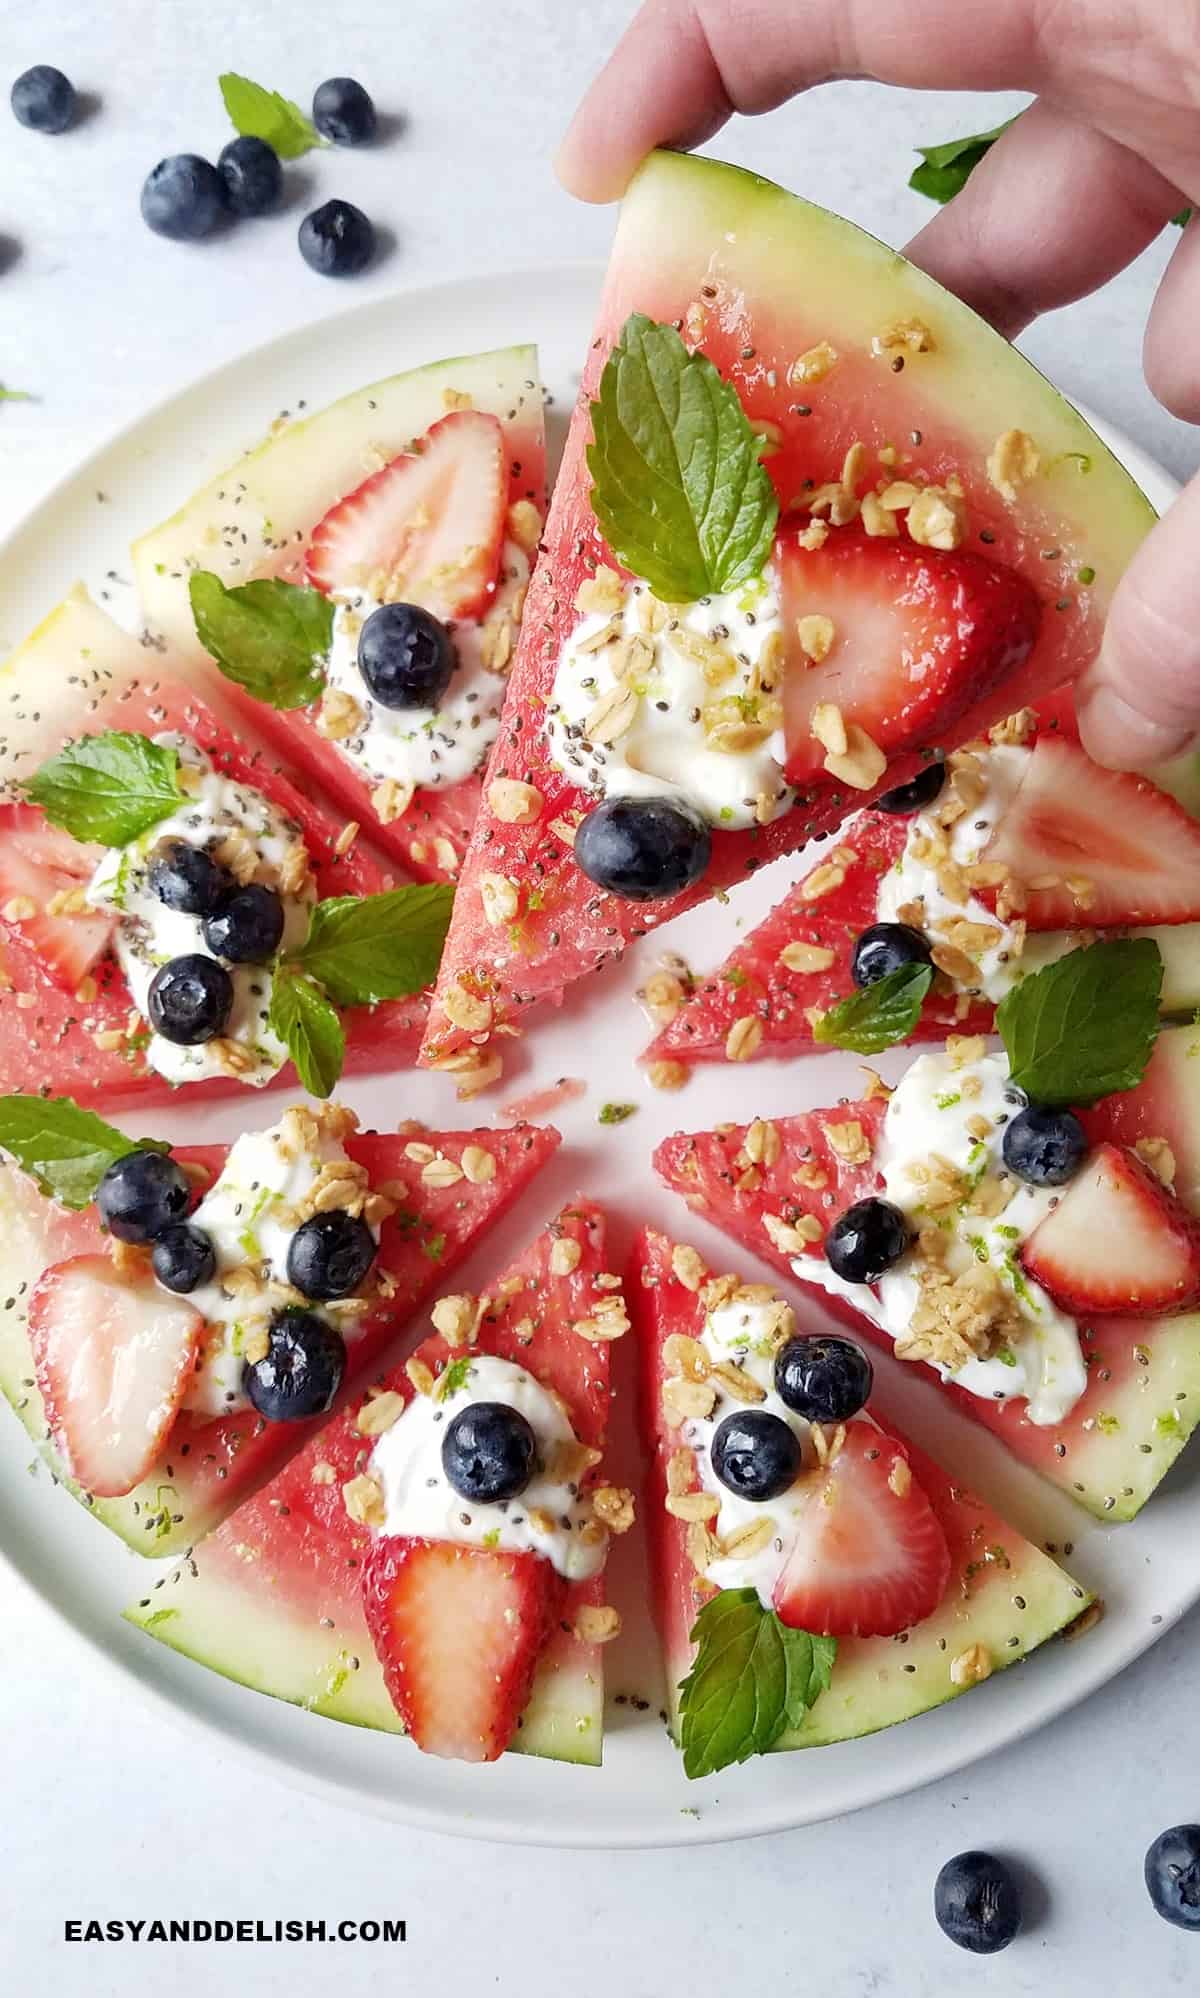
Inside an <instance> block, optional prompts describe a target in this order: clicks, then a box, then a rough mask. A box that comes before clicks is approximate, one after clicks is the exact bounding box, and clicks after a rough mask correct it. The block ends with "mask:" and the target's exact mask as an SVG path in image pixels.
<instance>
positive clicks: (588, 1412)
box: [126, 1200, 623, 1763]
mask: <svg viewBox="0 0 1200 1998" xmlns="http://www.w3.org/2000/svg"><path fill="white" fill-rule="evenodd" d="M563 1242H567V1243H570V1244H572V1245H575V1246H577V1248H578V1251H579V1258H578V1261H577V1263H576V1264H575V1267H574V1269H573V1270H572V1271H570V1272H569V1273H567V1274H562V1273H561V1271H562V1268H563V1265H564V1264H565V1263H566V1262H567V1261H569V1260H570V1257H569V1256H563V1255H562V1251H561V1249H559V1250H558V1252H557V1255H556V1246H557V1245H558V1244H560V1243H563ZM605 1276H606V1268H605V1231H604V1218H603V1215H602V1214H601V1212H600V1210H599V1209H598V1208H597V1207H595V1206H594V1205H593V1204H592V1203H591V1202H590V1201H587V1200H577V1201H573V1202H572V1203H571V1205H570V1206H569V1207H567V1208H564V1210H563V1211H562V1213H561V1214H560V1215H559V1216H558V1218H557V1220H555V1221H554V1222H552V1223H551V1225H550V1227H549V1228H548V1229H547V1230H546V1231H545V1232H544V1233H543V1234H541V1235H539V1236H538V1237H537V1239H536V1241H534V1242H533V1243H532V1245H531V1246H530V1247H529V1248H528V1249H527V1250H526V1251H525V1252H524V1254H523V1255H521V1256H520V1257H519V1258H518V1259H517V1261H516V1262H515V1263H514V1264H513V1265H512V1267H511V1268H510V1269H509V1270H507V1271H505V1272H503V1273H502V1274H500V1275H498V1276H497V1279H496V1281H495V1283H494V1284H493V1286H492V1287H491V1289H490V1291H489V1293H488V1296H489V1298H490V1299H491V1300H492V1302H491V1306H490V1308H489V1310H488V1312H487V1314H486V1316H485V1317H483V1319H482V1320H481V1323H480V1325H479V1328H478V1335H477V1339H476V1343H475V1346H474V1349H473V1350H474V1351H476V1352H478V1353H491V1354H495V1355H496V1356H498V1357H499V1358H502V1359H507V1360H511V1361H515V1362H516V1363H517V1364H518V1365H520V1366H522V1367H524V1368H525V1369H526V1370H527V1371H528V1372H529V1373H531V1374H533V1375H534V1377H535V1378H536V1379H537V1380H538V1381H539V1382H540V1383H541V1384H542V1385H543V1386H545V1387H547V1388H552V1389H553V1390H554V1391H555V1392H556V1393H558V1394H560V1395H561V1396H562V1398H563V1401H564V1402H565V1404H566V1406H567V1408H568V1409H569V1411H570V1417H571V1424H572V1428H573V1429H574V1431H575V1434H576V1437H577V1438H578V1439H579V1441H580V1442H582V1443H585V1444H588V1445H590V1446H592V1447H593V1448H597V1449H598V1448H599V1447H601V1446H602V1444H603V1442H604V1435H605V1428H606V1424H607V1419H608V1408H609V1348H608V1345H607V1344H606V1343H594V1342H593V1341H592V1340H590V1339H588V1338H587V1337H581V1336H580V1333H579V1332H578V1331H576V1330H575V1329H574V1326H575V1325H576V1324H577V1323H578V1322H579V1321H580V1320H585V1319H587V1318H588V1317H589V1315H590V1314H591V1313H593V1312H594V1311H595V1309H596V1306H597V1303H598V1302H600V1303H601V1304H602V1308H603V1309H604V1310H606V1311H608V1312H609V1313H610V1315H613V1316H614V1317H615V1315H616V1313H617V1311H618V1308H619V1307H618V1305H616V1304H614V1302H613V1300H618V1299H619V1291H617V1290H615V1289H614V1288H612V1287H605V1286H604V1284H603V1283H601V1284H598V1283H597V1281H596V1280H597V1279H598V1278H601V1279H603V1278H604V1277H605ZM605 1299H607V1300H609V1302H608V1303H607V1304H603V1303H602V1301H603V1300H605ZM620 1315H621V1316H622V1317H623V1311H621V1314H620ZM464 1353H465V1349H464V1348H462V1347H459V1348H457V1349H452V1348H450V1347H448V1346H447V1344H446V1342H445V1340H444V1339H443V1338H442V1337H441V1336H440V1335H438V1336H435V1337H433V1338H430V1339H427V1340H426V1341H425V1342H424V1344H423V1345H421V1346H419V1347H418V1348H417V1351H416V1353H415V1354H414V1356H413V1360H414V1362H416V1363H418V1364H417V1365H416V1366H415V1367H414V1371H416V1372H417V1374H418V1378H420V1367H421V1366H422V1365H423V1366H424V1367H425V1368H427V1369H428V1370H429V1373H431V1374H432V1375H433V1376H435V1377H437V1376H439V1375H440V1374H441V1373H442V1372H443V1370H444V1369H445V1368H446V1367H447V1365H449V1364H450V1363H451V1362H453V1361H455V1360H457V1359H461V1358H463V1357H464ZM413 1393H414V1388H413V1383H412V1380H411V1378H410V1377H409V1374H408V1373H407V1372H406V1371H405V1369H404V1368H403V1367H402V1368H400V1369H398V1370H397V1371H396V1372H394V1373H391V1374H389V1375H387V1376H386V1377H385V1378H384V1379H383V1380H382V1381H381V1382H380V1383H378V1386H377V1388H375V1389H372V1390H371V1391H370V1392H369V1394H368V1396H367V1399H366V1400H365V1402H359V1401H356V1402H355V1404H354V1406H353V1407H352V1408H350V1409H348V1410H347V1412H346V1413H345V1414H343V1415H341V1416H339V1417H337V1418H336V1419H335V1420H334V1421H332V1422H330V1423H328V1424H327V1425H326V1426H325V1427H324V1428H323V1429H322V1430H320V1432H319V1433H318V1434H317V1435H316V1436H314V1437H313V1438H312V1439H311V1441H310V1442H309V1443H308V1444H307V1445H306V1447H305V1448H304V1450H302V1451H301V1453H300V1454H299V1456H297V1457H294V1458H293V1459H292V1461H291V1463H290V1464H289V1465H288V1466H287V1467H286V1469H285V1470H283V1471H281V1472H280V1473H279V1475H278V1476H277V1477H276V1478H274V1479H273V1480H272V1482H271V1483H270V1484H269V1485H267V1486H266V1487H265V1488H264V1489H263V1490H262V1491H260V1492H259V1493H257V1495H256V1496H255V1497H254V1498H252V1499H250V1500H249V1501H248V1502H247V1503H246V1504H245V1505H243V1506H241V1507H240V1508H239V1510H238V1511H237V1512H235V1513H234V1514H233V1515H232V1516H231V1517H230V1518H229V1519H228V1520H226V1522H225V1524H224V1525H223V1526H222V1527H221V1528H220V1529H219V1531H217V1532H216V1533H213V1534H211V1535H210V1536H209V1538H208V1539H207V1540H205V1541H204V1542H203V1543H202V1544H201V1545H200V1546H199V1547H197V1548H196V1549H195V1550H194V1552H193V1554H192V1556H191V1557H190V1558H189V1560H187V1561H186V1562H184V1563H183V1564H182V1567H181V1568H180V1570H179V1582H178V1586H172V1587H171V1588H170V1589H164V1588H163V1586H162V1583H159V1584H157V1585H156V1587H155V1589H153V1590H151V1591H150V1592H148V1593H147V1594H145V1595H143V1596H141V1597H140V1598H139V1600H138V1601H137V1603H136V1604H135V1605H133V1606H131V1607H130V1609H128V1610H127V1611H126V1615H127V1616H128V1617H129V1619H130V1621H131V1622H133V1623H136V1624H139V1625H140V1626H141V1627H142V1628H143V1629H144V1630H147V1631H149V1632H150V1633H151V1635H152V1636H154V1637H157V1638H159V1639H160V1640H161V1641H162V1642H163V1643H164V1644H169V1645H170V1646H171V1647H172V1648H173V1649H174V1650H176V1651H181V1652H183V1653H184V1654H185V1655H186V1656H188V1657H190V1658H195V1659H196V1660H197V1661H198V1662H199V1663H200V1664H203V1665H208V1666H210V1667H211V1668H212V1669H213V1670H214V1671H217V1672H222V1673H224V1674H225V1675H226V1677H228V1678H231V1679H236V1680H238V1681H240V1682H241V1683H242V1684H243V1685H247V1686H252V1687H254V1688H256V1689H257V1690H258V1691H259V1692H263V1693H270V1694H271V1695H272V1696H273V1697H274V1698H276V1699H281V1700H290V1701H292V1702H294V1703H295V1704H296V1705H298V1706H303V1707H307V1708H310V1709H311V1710H312V1711H313V1712H315V1713H320V1714H326V1715H328V1716H329V1718H330V1719H332V1720H342V1721H350V1722H353V1723H355V1724H356V1725H358V1726H360V1727H374V1728H379V1729H382V1730H385V1731H387V1732H391V1733H398V1732H400V1731H401V1726H402V1724H401V1720H400V1716H399V1715H398V1713H397V1712H396V1709H395V1707H394V1706H393V1705H392V1703H391V1700H390V1699H389V1697H388V1693H387V1689H386V1687H385V1684H384V1676H383V1671H382V1668H381V1666H380V1664H379V1661H378V1659H377V1657H376V1654H375V1650H374V1647H373V1644H372V1641H371V1636H370V1633H369V1631H368V1628H367V1622H366V1618H365V1615H364V1610H363V1594H362V1569H363V1565H364V1562H365V1560H366V1557H367V1555H368V1553H369V1551H370V1548H371V1544H372V1539H373V1535H372V1532H371V1530H370V1529H369V1528H368V1527H367V1526H365V1525H361V1524H356V1523H355V1522H354V1521H352V1520H351V1518H350V1517H349V1515H348V1513H347V1510H346V1506H345V1503H344V1502H343V1497H342V1492H343V1487H344V1485H345V1484H346V1483H347V1482H349V1481H350V1480H352V1479H354V1478H356V1477H358V1476H360V1475H361V1474H362V1472H363V1467H364V1465H365V1463H366V1461H367V1459H368V1457H369V1454H370V1451H371V1448H372V1444H371V1440H370V1435H369V1433H368V1434H364V1430H366V1431H368V1432H369V1430H370V1426H371V1415H370V1411H371V1408H372V1404H373V1401H374V1400H377V1398H378V1395H379V1394H394V1395H399V1396H400V1397H401V1398H402V1399H403V1401H404V1402H405V1403H407V1402H408V1401H410V1400H411V1398H412V1396H413ZM360 1421H361V1423H362V1426H361V1427H360ZM595 1475H596V1476H597V1477H600V1476H601V1475H602V1473H600V1472H599V1471H598V1470H597V1472H596V1473H595ZM603 1600H604V1582H603V1576H602V1575H597V1576H595V1577H594V1578H593V1579H592V1580H590V1581H588V1582H576V1583H574V1584H572V1585H571V1586H570V1587H569V1589H568V1591H567V1596H566V1599H565V1602H564V1604H563V1607H562V1617H561V1625H562V1627H561V1628H560V1629H559V1630H558V1631H557V1632H556V1633H555V1634H554V1635H553V1636H552V1637H551V1638H550V1640H549V1642H548V1643H547V1645H546V1647H545V1649H544V1651H543V1653H542V1655H541V1659H540V1663H539V1666H538V1670H537V1677H536V1680H535V1682H534V1686H533V1691H532V1694H531V1697H530V1699H529V1703H528V1705H527V1706H526V1708H525V1710H524V1713H523V1715H522V1717H521V1721H520V1724H519V1726H518V1729H517V1732H516V1733H515V1735H514V1736H513V1738H512V1741H511V1743H510V1746H511V1747H513V1748H515V1749H518V1750H520V1751H521V1752H522V1753H524V1754H528V1755H545V1756H552V1757H555V1758H556V1759H558V1760H560V1761H568V1762H583V1763H598V1762H599V1761H600V1755H601V1736H602V1729H603V1671H602V1667H601V1662H600V1656H599V1651H598V1648H597V1646H596V1645H595V1644H593V1643H589V1642H586V1641H583V1640H581V1638H580V1637H577V1636H576V1635H575V1634H574V1628H573V1626H574V1624H575V1623H576V1620H577V1619H578V1618H579V1612H580V1611H581V1610H583V1609H588V1608H590V1609H596V1608H598V1607H600V1606H601V1605H602V1603H603ZM477 1637H478V1633H477Z"/></svg>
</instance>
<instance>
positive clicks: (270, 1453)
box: [0, 1125, 559, 1555]
mask: <svg viewBox="0 0 1200 1998" xmlns="http://www.w3.org/2000/svg"><path fill="white" fill-rule="evenodd" d="M558 1144H559V1135H558V1132H557V1131H554V1130H551V1129H545V1130H542V1129H536V1128H535V1127H533V1126H532V1125H518V1126H516V1127H515V1128H513V1129H512V1130H506V1131H492V1130H479V1131H426V1130H425V1129H424V1128H423V1127H421V1126H418V1125H414V1126H412V1127H411V1128H410V1129H408V1130H407V1131H405V1132H403V1133H401V1134H400V1135H398V1136H386V1135H383V1134H381V1133H379V1132H373V1131H363V1132H359V1133H358V1134H357V1135H355V1136H353V1137H351V1138H350V1139H349V1140H348V1141H347V1145H346V1149H347V1151H348V1152H349V1154H350V1156H351V1157H352V1158H355V1159H357V1160H358V1161H359V1162H360V1163H361V1164H362V1165H364V1166H366V1168H367V1170H368V1172H369V1174H370V1179H371V1184H372V1186H376V1187H378V1186H381V1185H382V1184H383V1183H384V1182H388V1183H389V1184H392V1185H394V1187H395V1188H396V1189H397V1192H396V1197H397V1198H398V1199H400V1193H399V1189H401V1188H402V1189H403V1197H402V1199H401V1204H400V1205H399V1206H398V1208H397V1210H396V1213H395V1214H394V1215H393V1216H392V1217H391V1218H390V1219H388V1220H387V1221H385V1222H384V1224H383V1229H382V1235H381V1240H380V1249H379V1255H378V1261H377V1268H379V1269H382V1270H385V1271H386V1272H387V1273H388V1277H389V1279H390V1281H389V1285H388V1288H389V1290H391V1295H390V1296H388V1297H383V1296H382V1295H381V1296H380V1298H379V1300H378V1303H377V1305H376V1306H375V1308H374V1309H373V1310H372V1312H371V1315H370V1317H369V1318H368V1320H367V1322H366V1325H365V1328H364V1330H363V1332H362V1335H361V1337H359V1338H358V1339H356V1340H354V1341H353V1342H351V1344H350V1345H349V1346H348V1348H347V1354H348V1363H349V1369H350V1376H361V1374H362V1373H363V1371H364V1370H365V1369H368V1368H370V1367H371V1366H372V1365H373V1364H374V1362H375V1361H376V1360H377V1358H378V1357H379V1355H380V1354H381V1353H382V1352H383V1351H384V1349H385V1348H386V1347H387V1345H388V1343H389V1341H391V1340H392V1339H393V1338H394V1337H395V1335H396V1334H397V1333H398V1332H399V1331H400V1329H401V1328H402V1327H403V1325H404V1324H405V1322H406V1321H407V1320H408V1319H409V1318H410V1317H411V1315H412V1313H413V1312H414V1311H415V1310H416V1309H417V1307H418V1306H419V1305H420V1304H421V1303H422V1302H423V1301H424V1299H425V1298H427V1297H428V1296H429V1295H430V1293H431V1292H432V1291H433V1290H434V1289H436V1288H437V1287H438V1286H439V1285H441V1284H442V1283H443V1282H444V1281H445V1278H446V1276H447V1274H448V1272H449V1271H450V1270H451V1269H453V1268H454V1266H455V1265H456V1264H457V1263H459V1262H461V1260H462V1259H463V1257H464V1256H465V1255H466V1254H467V1252H468V1251H469V1250H470V1249H471V1248H472V1246H473V1245H474V1243H475V1240H476V1238H477V1237H478V1235H479V1234H480V1233H481V1232H482V1231H483V1230H485V1229H487V1228H489V1227H491V1226H492V1225H493V1224H494V1223H495V1222H497V1221H499V1220H500V1218H501V1216H502V1215H504V1214H505V1213H506V1212H507V1211H508V1209H509V1207H510V1206H511V1205H512V1204H513V1202H514V1201H515V1200H516V1199H517V1198H518V1196H519V1195H520V1194H521V1193H523V1192H524V1190H525V1188H526V1187H527V1186H528V1184H529V1182H530V1180H531V1179H533V1178H534V1176H535V1174H536V1173H538V1172H539V1171H540V1170H541V1168H542V1166H544V1165H545V1164H546V1162H547V1160H548V1159H549V1158H550V1157H551V1156H552V1154H553V1153H554V1152H555V1151H556V1150H557V1148H558ZM472 1146H474V1147H478V1148H479V1149H480V1150H482V1151H484V1152H486V1153H487V1154H488V1156H489V1158H491V1159H492V1161H493V1162H494V1167H495V1170H494V1173H493V1176H492V1177H491V1178H490V1179H488V1178H483V1177H481V1176H480V1165H479V1161H478V1159H475V1160H473V1161H472V1164H471V1172H472V1177H471V1178H467V1177H465V1176H464V1175H463V1174H462V1172H461V1170H458V1171H455V1170H453V1169H451V1170H447V1171H445V1172H440V1171H439V1172H438V1173H437V1174H436V1175H435V1176H434V1177H436V1178H438V1179H441V1180H443V1181H444V1182H448V1183H443V1184H440V1185H438V1184H434V1183H433V1177H430V1178H427V1177H425V1164H426V1163H427V1162H428V1161H429V1160H430V1159H444V1160H446V1161H448V1162H452V1168H459V1167H460V1162H461V1160H462V1157H463V1154H464V1152H465V1151H466V1150H467V1149H468V1148H470V1147H472ZM410 1151H411V1152H412V1153H413V1156H410ZM225 1153H226V1148H225V1147H223V1146H219V1145H199V1146H195V1145H193V1146H179V1147H177V1148H176V1156H177V1157H178V1158H180V1159H181V1160H183V1161H185V1162H186V1161H189V1160H190V1161H195V1163H196V1164H197V1165H198V1166H200V1167H203V1168H204V1169H205V1170H206V1171H207V1172H208V1173H209V1174H211V1175H212V1177H214V1178H215V1176H216V1175H217V1173H219V1172H220V1169H221V1166H222V1163H223V1161H224V1158H225ZM484 1170H486V1168H485V1169H484ZM210 1183H211V1182H210ZM105 1244H106V1238H105V1236H104V1235H103V1233H102V1231H101V1228H100V1223H99V1217H98V1215H97V1212H96V1209H95V1207H94V1206H91V1207H87V1208H84V1209H83V1210H82V1211H79V1212H72V1211H70V1210H68V1209H67V1208H65V1207H61V1206H59V1205H58V1203H57V1202H55V1201H52V1200H47V1199H46V1198H45V1197H44V1196H43V1195H42V1194H41V1193H39V1191H38V1189H37V1187H36V1186H35V1184H34V1182H33V1180H32V1179H29V1178H27V1177H26V1176H25V1174H24V1173H22V1172H20V1171H19V1170H18V1169H17V1168H16V1167H15V1166H0V1272H2V1287H3V1294H4V1297H5V1298H6V1299H7V1300H8V1302H7V1305H6V1307H5V1310H4V1312H3V1313H2V1314H0V1390H3V1393H4V1394H5V1396H6V1397H7V1399H8V1401H9V1402H10V1403H11V1404H12V1407H13V1408H14V1410H15V1411H16V1413H17V1415H18V1416H19V1417H20V1419H21V1421H22V1422H23V1424H24V1425H25V1428H26V1430H27V1431H28V1433H29V1435H30V1436H31V1437H32V1438H33V1440H34V1442H35V1443H37V1445H38V1447H39V1448H40V1449H41V1450H42V1451H43V1454H44V1455H45V1457H46V1459H47V1461H48V1462H49V1463H50V1464H51V1466H52V1468H54V1469H55V1471H56V1474H58V1475H61V1466H59V1465H58V1464H57V1462H56V1458H55V1454H54V1450H53V1446H52V1444H51V1443H50V1442H49V1441H48V1439H47V1435H46V1421H45V1416H44V1412H43V1409H42V1404H41V1398H40V1396H39V1394H38V1392H37V1388H36V1385H35V1382H34V1377H33V1363H32V1358H31V1354H30V1348H29V1337H28V1333H27V1330H26V1312H27V1299H28V1294H29V1291H30V1290H31V1288H32V1286H33V1285H34V1284H35V1283H36V1282H37V1280H38V1278H39V1277H40V1276H41V1274H42V1272H43V1270H44V1269H46V1268H47V1267H48V1265H49V1264H51V1263H57V1262H60V1261H62V1260H63V1259H64V1258H66V1257H68V1256H79V1255H87V1254H95V1253H96V1252H97V1251H98V1250H99V1251H103V1250H104V1248H105ZM393 1285H394V1289H392V1286H393ZM314 1426H315V1424H313V1423H293V1422H289V1423H264V1422H263V1421H261V1420H260V1418H259V1417H258V1416H257V1415H256V1414H255V1413H254V1411H253V1410H250V1411H239V1412H237V1413H234V1414H231V1415H228V1416H222V1417H218V1418H217V1419H216V1420H213V1421H199V1420H197V1419H196V1417H194V1416H193V1415H191V1414H189V1413H187V1412H186V1411H185V1412H184V1413H182V1414H180V1415H179V1416H178V1417H177V1418H176V1420H175V1423H174V1425H173V1427H172V1429H171V1431H170V1434H169V1435H168V1438H167V1447H166V1450H165V1451H164V1455H163V1461H162V1464H161V1466H160V1467H159V1469H158V1470H157V1471H156V1472H155V1473H153V1474H152V1475H151V1476H150V1477H149V1478H147V1479H145V1480H144V1481H143V1483H142V1484H141V1485H139V1486H138V1487H137V1488H136V1489H135V1490H134V1491H132V1492H131V1493H129V1495H128V1496H127V1497H124V1498H110V1499H96V1500H89V1499H87V1498H86V1496H85V1495H84V1494H81V1493H76V1496H78V1497H81V1498H84V1502H85V1503H87V1504H88V1505H89V1509H90V1510H91V1511H92V1512H93V1513H94V1515H95V1516H96V1517H97V1518H98V1519H101V1520H103V1522H104V1524H105V1525H106V1526H108V1527H111V1529H112V1531H113V1532H114V1533H117V1534H119V1535H120V1537H121V1539H123V1540H125V1541H127V1542H128V1544H129V1545H130V1546H131V1547H132V1548H134V1549H135V1551H136V1552H137V1553H139V1554H152V1555H158V1554H170V1553H174V1552H175V1551H176V1550H177V1549H179V1548H181V1547H186V1546H189V1545H190V1544H191V1542H192V1541H194V1540H197V1539H199V1537H200V1535H201V1534H202V1533H205V1532H207V1531H208V1529H209V1528H210V1527H211V1526H215V1525H216V1524H217V1522H218V1521H219V1520H221V1519H223V1518H224V1517H225V1514H226V1513H227V1512H229V1511H230V1510H231V1509H232V1508H233V1507H234V1506H235V1505H237V1504H238V1503H239V1501H240V1500H241V1499H242V1498H244V1497H245V1495H246V1494H247V1492H250V1491H253V1489H254V1488H255V1486H256V1485H258V1484H261V1482H262V1480H263V1479H264V1478H266V1477H269V1476H270V1474H271V1473H272V1471H273V1470H275V1469H276V1468H277V1466H278V1465H279V1464H280V1463H281V1462H282V1461H283V1460H284V1459H285V1458H286V1457H288V1456H290V1455H291V1453H292V1452H293V1451H294V1450H296V1449H297V1448H298V1447H299V1445H300V1443H301V1442H302V1441H303V1440H304V1438H305V1436H306V1435H308V1434H309V1433H310V1432H311V1430H312V1428H313V1427H314ZM63 1482H64V1483H66V1484H68V1487H69V1488H70V1481H69V1480H68V1479H66V1478H64V1479H63Z"/></svg>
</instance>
